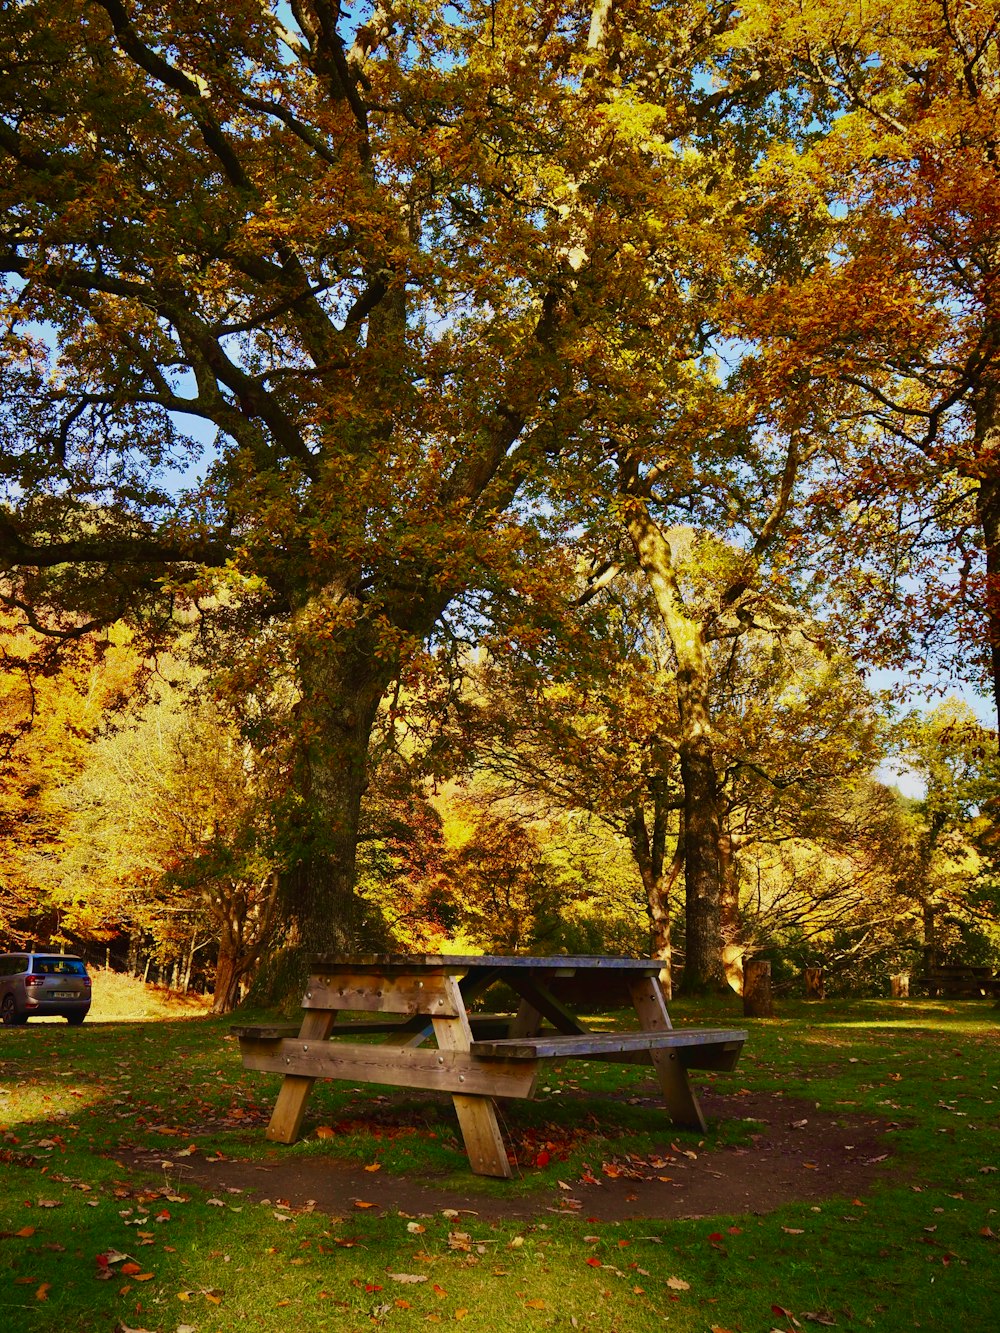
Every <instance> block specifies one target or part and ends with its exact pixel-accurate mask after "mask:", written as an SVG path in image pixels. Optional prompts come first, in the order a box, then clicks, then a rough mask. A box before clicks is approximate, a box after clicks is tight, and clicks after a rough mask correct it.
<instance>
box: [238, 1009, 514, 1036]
mask: <svg viewBox="0 0 1000 1333" xmlns="http://www.w3.org/2000/svg"><path fill="white" fill-rule="evenodd" d="M512 1019H513V1015H511V1014H470V1015H469V1023H470V1025H471V1027H472V1031H473V1034H474V1035H475V1036H476V1037H484V1038H486V1037H505V1036H506V1035H507V1033H508V1032H509V1031H510V1025H511V1022H512ZM301 1027H302V1024H301V1023H263V1024H261V1023H257V1024H245V1025H234V1026H233V1027H231V1028H230V1029H229V1031H230V1032H231V1033H232V1034H233V1036H234V1037H240V1038H246V1039H247V1040H250V1041H280V1040H281V1038H283V1037H297V1036H298V1035H299V1032H300V1030H301ZM394 1032H395V1033H398V1034H399V1035H400V1036H415V1035H416V1034H417V1033H418V1032H426V1033H427V1035H428V1036H429V1035H430V1032H431V1020H430V1019H429V1018H428V1019H425V1020H424V1021H422V1022H421V1023H416V1022H414V1020H413V1019H403V1020H400V1019H398V1018H389V1019H379V1018H371V1019H369V1018H360V1019H352V1020H348V1021H347V1022H344V1023H337V1024H336V1026H335V1027H334V1029H333V1036H334V1037H366V1036H380V1035H391V1034H392V1033H394Z"/></svg>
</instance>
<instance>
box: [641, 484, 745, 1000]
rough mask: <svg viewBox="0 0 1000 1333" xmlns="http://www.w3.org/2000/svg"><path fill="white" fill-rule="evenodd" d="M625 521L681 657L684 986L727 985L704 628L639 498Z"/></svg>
mask: <svg viewBox="0 0 1000 1333" xmlns="http://www.w3.org/2000/svg"><path fill="white" fill-rule="evenodd" d="M627 526H628V533H629V537H630V538H631V540H632V545H633V546H634V548H635V552H636V555H637V557H638V559H639V563H640V565H641V567H642V571H643V574H644V575H645V577H646V579H647V581H648V583H649V587H650V589H651V591H652V593H653V596H654V598H655V599H656V606H657V610H658V611H659V613H660V616H661V618H662V620H663V624H664V627H665V628H666V631H667V634H668V635H669V637H670V643H671V647H672V648H673V651H674V655H675V657H676V659H677V678H676V679H677V711H678V716H679V721H680V742H679V746H678V749H679V752H680V761H681V783H682V785H683V789H684V796H683V800H684V807H683V808H684V885H685V926H686V944H685V955H684V983H683V985H684V989H685V990H686V991H703V990H714V989H717V988H721V987H722V986H723V984H724V975H723V967H722V931H721V921H720V910H721V900H722V876H721V865H720V857H719V839H720V836H721V832H722V812H721V803H720V799H719V789H718V781H717V778H716V772H715V758H714V752H713V738H712V716H711V709H710V707H709V682H710V672H711V666H710V662H709V657H708V651H707V645H706V642H705V633H704V627H703V626H702V625H701V623H700V622H699V621H698V620H697V619H696V618H695V617H694V616H692V615H691V614H690V612H689V611H688V608H687V607H686V605H685V603H684V599H683V597H682V595H681V590H680V586H679V584H678V580H677V571H676V569H675V567H674V562H673V553H672V551H671V548H670V543H669V541H668V540H667V538H666V537H665V536H664V534H663V532H662V531H661V530H660V528H659V527H658V526H657V524H656V523H655V522H654V521H653V519H652V517H651V516H650V514H649V511H648V510H647V508H646V506H645V504H644V503H642V502H641V501H634V502H633V507H632V509H631V511H630V513H629V515H628V520H627Z"/></svg>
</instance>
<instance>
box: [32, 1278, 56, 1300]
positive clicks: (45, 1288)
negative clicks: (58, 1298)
mask: <svg viewBox="0 0 1000 1333" xmlns="http://www.w3.org/2000/svg"><path fill="white" fill-rule="evenodd" d="M51 1286H52V1283H51V1282H43V1283H42V1285H41V1286H40V1287H39V1288H38V1290H37V1291H36V1292H35V1300H36V1301H47V1300H48V1299H49V1289H50V1288H51Z"/></svg>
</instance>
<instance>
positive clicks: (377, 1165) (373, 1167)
mask: <svg viewBox="0 0 1000 1333" xmlns="http://www.w3.org/2000/svg"><path fill="white" fill-rule="evenodd" d="M365 1170H366V1171H381V1170H382V1163H381V1162H371V1163H370V1164H369V1165H368V1166H366V1167H365Z"/></svg>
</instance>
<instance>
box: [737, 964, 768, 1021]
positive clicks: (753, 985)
mask: <svg viewBox="0 0 1000 1333" xmlns="http://www.w3.org/2000/svg"><path fill="white" fill-rule="evenodd" d="M743 1015H744V1017H745V1018H773V1016H774V1001H773V999H772V997H771V964H770V963H769V962H768V961H767V960H766V959H764V958H749V959H747V964H746V968H745V969H744V977H743Z"/></svg>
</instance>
